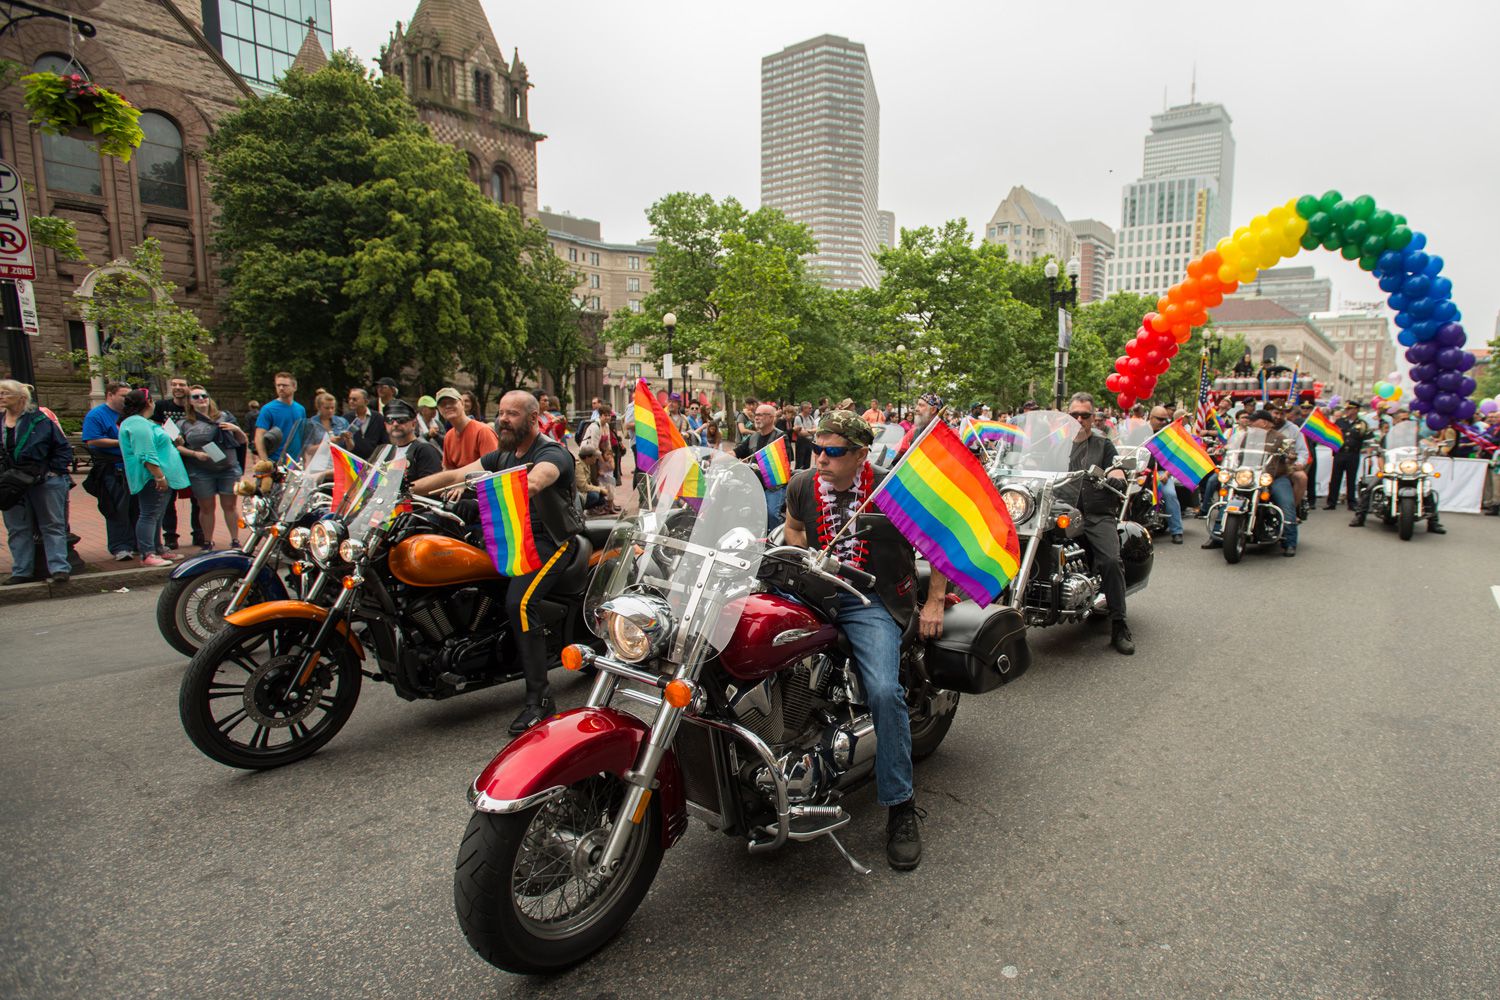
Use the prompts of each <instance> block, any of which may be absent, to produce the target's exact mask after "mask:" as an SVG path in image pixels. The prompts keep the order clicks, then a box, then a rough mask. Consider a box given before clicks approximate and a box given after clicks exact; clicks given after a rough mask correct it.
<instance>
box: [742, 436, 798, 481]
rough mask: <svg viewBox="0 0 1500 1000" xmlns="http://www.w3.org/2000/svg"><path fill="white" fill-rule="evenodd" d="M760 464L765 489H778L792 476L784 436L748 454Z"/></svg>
mask: <svg viewBox="0 0 1500 1000" xmlns="http://www.w3.org/2000/svg"><path fill="white" fill-rule="evenodd" d="M750 457H751V458H753V459H755V464H756V465H758V466H760V478H761V479H762V480H764V481H765V484H766V489H768V490H779V489H781V487H783V486H785V485H786V484H787V480H789V479H791V478H792V463H791V462H790V461H788V460H787V457H786V438H784V437H779V438H777V439H776V440H775V441H772V442H771V443H770V444H768V445H766V446H765V447H764V448H762V449H761V450H760V451H757V452H756V453H755V454H754V455H751V456H750Z"/></svg>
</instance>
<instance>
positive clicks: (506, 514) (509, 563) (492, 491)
mask: <svg viewBox="0 0 1500 1000" xmlns="http://www.w3.org/2000/svg"><path fill="white" fill-rule="evenodd" d="M474 490H475V492H476V493H478V495H479V521H480V523H481V524H483V525H484V548H485V551H486V552H488V553H489V554H490V559H492V560H493V561H494V563H495V569H496V570H497V571H498V572H499V573H500V574H501V575H502V576H525V575H526V574H527V573H531V572H534V571H536V570H538V569H540V568H541V566H542V557H541V556H540V555H539V554H538V553H537V550H536V539H534V538H533V537H532V535H531V493H530V492H529V491H528V490H527V487H526V469H525V467H524V466H518V467H517V468H514V469H507V470H506V471H504V472H502V473H500V474H499V475H498V476H492V477H490V478H489V479H481V480H479V482H478V483H477V484H475V487H474Z"/></svg>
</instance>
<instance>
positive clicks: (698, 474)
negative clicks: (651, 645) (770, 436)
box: [584, 449, 766, 662]
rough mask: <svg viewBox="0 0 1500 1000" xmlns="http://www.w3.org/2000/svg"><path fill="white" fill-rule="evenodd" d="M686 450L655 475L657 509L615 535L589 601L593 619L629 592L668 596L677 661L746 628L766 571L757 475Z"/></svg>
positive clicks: (595, 625)
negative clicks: (744, 614) (745, 617)
mask: <svg viewBox="0 0 1500 1000" xmlns="http://www.w3.org/2000/svg"><path fill="white" fill-rule="evenodd" d="M695 450H696V449H679V450H677V451H673V452H671V453H669V454H668V455H667V457H666V458H664V459H662V461H661V462H660V464H658V465H657V466H656V468H655V469H654V470H652V477H651V478H652V489H653V492H654V499H655V505H654V507H652V508H651V509H650V510H648V511H645V512H643V513H641V514H638V515H636V516H635V517H633V518H628V519H626V520H622V521H621V522H620V523H619V524H617V525H616V526H615V530H614V531H613V532H612V533H611V534H610V538H609V541H608V542H607V543H606V544H605V551H604V555H603V556H602V557H601V559H600V562H599V566H598V568H597V569H596V570H595V572H594V579H593V581H592V583H591V584H590V585H589V593H588V596H587V597H586V599H585V605H584V607H585V612H586V615H587V621H588V623H589V627H590V628H592V629H593V630H594V631H595V633H596V634H599V635H603V629H602V626H601V623H600V622H599V621H598V620H597V616H596V614H595V612H596V611H597V610H598V609H599V607H600V606H601V605H603V604H604V603H605V602H606V601H608V600H610V599H611V598H614V597H616V596H619V595H621V594H625V593H644V594H650V595H654V596H656V597H660V598H662V599H663V600H665V601H666V602H667V605H668V607H669V608H670V609H671V613H672V621H673V622H674V624H675V626H676V629H677V635H676V637H675V638H674V639H673V641H672V642H671V643H670V644H669V645H668V646H667V650H666V652H667V655H668V657H669V658H670V659H672V660H675V661H677V662H687V661H689V660H691V659H694V658H698V657H702V656H706V655H708V653H710V652H712V651H715V650H718V649H722V648H723V646H724V644H725V643H726V642H728V641H729V638H730V636H732V635H733V634H734V630H735V626H736V625H738V624H739V619H740V613H741V611H742V609H743V602H742V601H739V600H737V598H740V597H743V596H744V595H745V594H747V593H749V591H750V588H751V587H752V586H753V585H754V583H755V580H756V573H757V571H758V570H759V568H760V557H761V552H762V551H763V549H764V539H765V535H766V494H765V490H764V488H763V487H762V486H761V483H760V477H759V476H758V475H757V474H756V472H755V470H754V468H753V467H751V466H750V465H748V464H746V463H744V462H741V461H739V460H738V459H736V458H735V457H734V456H733V455H730V454H727V453H725V452H710V453H708V454H694V453H693V452H694V451H695Z"/></svg>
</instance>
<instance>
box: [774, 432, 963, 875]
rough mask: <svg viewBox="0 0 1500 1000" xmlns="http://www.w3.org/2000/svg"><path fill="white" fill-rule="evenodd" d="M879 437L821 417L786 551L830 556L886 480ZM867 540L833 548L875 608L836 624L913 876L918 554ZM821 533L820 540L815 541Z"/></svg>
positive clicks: (925, 615)
mask: <svg viewBox="0 0 1500 1000" xmlns="http://www.w3.org/2000/svg"><path fill="white" fill-rule="evenodd" d="M874 440H875V434H874V431H872V430H871V429H870V425H869V424H868V423H866V422H865V421H864V419H863V418H862V417H860V416H859V415H858V414H857V413H854V412H852V411H846V410H834V411H832V412H829V413H825V414H824V415H823V418H822V420H820V421H819V422H818V430H817V434H816V435H815V436H814V439H813V462H814V468H812V469H804V470H802V471H801V472H798V473H797V474H796V475H794V476H793V477H792V480H791V482H790V483H789V484H788V487H787V504H786V544H787V545H797V546H803V547H808V548H813V547H816V548H819V549H821V548H824V547H826V546H827V545H828V544H829V543H830V542H831V541H833V539H834V538H835V537H837V536H838V535H839V531H840V530H841V529H842V528H843V527H844V526H845V524H847V523H848V521H849V518H850V517H851V516H853V515H854V514H855V513H856V512H857V511H859V510H860V508H861V507H862V506H863V505H864V504H865V503H866V502H867V501H868V500H869V498H870V494H871V491H872V490H874V488H875V487H876V485H877V484H879V482H880V481H881V480H882V479H884V478H885V475H886V473H885V471H884V470H878V469H876V467H875V466H874V465H872V464H871V463H870V462H869V461H868V459H869V453H870V445H871V444H872V443H873V442H874ZM871 520H872V522H873V523H872V524H871V526H870V527H869V528H868V529H865V530H868V531H869V534H868V535H867V536H862V537H855V532H854V531H853V530H852V529H851V530H850V531H848V532H845V533H844V534H843V536H842V537H840V538H839V540H838V542H837V544H835V545H834V548H833V554H834V556H836V557H837V558H838V560H839V561H840V562H841V563H843V564H844V565H846V566H853V567H854V568H856V569H861V570H864V571H865V572H867V573H871V574H873V575H874V577H875V587H874V589H873V591H872V592H870V593H868V594H867V595H866V596H868V597H869V598H870V603H869V604H868V605H866V604H864V603H863V602H862V601H860V600H859V599H858V598H856V597H855V596H854V595H852V594H849V593H846V592H841V593H840V596H839V612H838V624H839V627H840V628H841V629H842V630H843V632H844V635H845V636H846V637H847V638H848V640H849V644H850V646H852V647H853V650H854V661H855V666H856V668H857V669H858V670H859V675H860V679H861V680H862V682H863V684H864V689H865V697H866V699H867V700H868V702H869V707H870V713H871V715H872V716H873V717H874V721H875V788H876V795H877V798H878V799H879V801H880V804H881V805H883V806H885V807H886V808H887V809H889V810H890V811H889V814H888V818H887V821H886V859H887V861H889V862H890V865H891V867H892V868H895V869H897V870H899V871H909V870H911V869H913V868H915V867H917V865H918V864H919V863H920V862H921V860H922V831H921V820H922V819H923V818H925V816H926V813H925V811H923V810H920V809H918V808H917V800H916V790H915V788H914V787H913V786H912V763H911V719H910V716H909V715H908V714H907V708H906V697H905V693H904V691H903V689H902V685H901V677H900V672H901V636H902V634H903V632H904V631H905V629H906V626H907V625H908V624H909V623H910V621H911V618H912V615H914V614H916V613H917V608H916V600H917V584H916V564H915V555H914V553H913V551H912V547H911V544H910V543H909V542H907V541H906V539H905V538H903V537H902V536H901V533H900V532H899V531H897V530H896V528H895V526H894V525H892V524H891V523H890V521H888V520H886V519H885V518H883V517H882V518H872V519H871ZM813 532H816V536H815V537H810V535H811V534H812V533H813ZM947 587H948V581H947V579H946V578H945V577H944V576H943V575H942V574H941V573H939V572H937V571H936V570H934V571H933V573H932V579H931V581H930V583H929V584H928V590H927V600H926V602H925V603H924V604H923V606H922V609H921V613H920V615H918V624H919V631H920V633H921V635H922V638H924V639H928V638H936V637H937V636H939V635H941V634H942V631H943V611H944V607H945V602H944V600H943V597H944V594H945V593H946V592H947Z"/></svg>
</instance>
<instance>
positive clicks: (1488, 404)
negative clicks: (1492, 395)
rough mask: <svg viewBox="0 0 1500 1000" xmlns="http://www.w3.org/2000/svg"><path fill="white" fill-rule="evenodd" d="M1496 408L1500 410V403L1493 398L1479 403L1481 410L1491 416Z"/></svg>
mask: <svg viewBox="0 0 1500 1000" xmlns="http://www.w3.org/2000/svg"><path fill="white" fill-rule="evenodd" d="M1496 410H1500V403H1496V402H1495V401H1494V400H1493V399H1486V400H1485V401H1484V402H1482V403H1480V404H1479V412H1480V413H1483V414H1484V415H1485V416H1489V415H1490V414H1491V413H1494V412H1495V411H1496Z"/></svg>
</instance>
